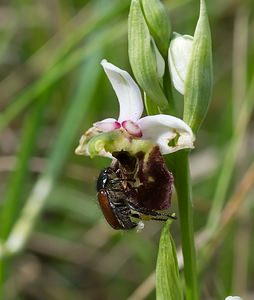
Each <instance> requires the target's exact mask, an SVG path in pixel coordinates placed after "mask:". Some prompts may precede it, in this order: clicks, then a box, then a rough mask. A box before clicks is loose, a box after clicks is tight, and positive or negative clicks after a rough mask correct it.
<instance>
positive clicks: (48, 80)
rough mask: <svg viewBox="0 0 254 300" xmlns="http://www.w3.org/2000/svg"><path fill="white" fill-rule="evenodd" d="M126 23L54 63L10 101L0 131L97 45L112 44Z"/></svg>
mask: <svg viewBox="0 0 254 300" xmlns="http://www.w3.org/2000/svg"><path fill="white" fill-rule="evenodd" d="M126 29H127V28H126V23H125V22H123V23H119V24H118V26H117V27H116V26H114V27H110V28H107V29H105V30H104V31H103V32H101V33H100V34H98V35H96V37H94V38H93V39H91V41H90V42H89V44H87V45H85V46H84V47H82V48H80V49H78V50H76V51H74V52H73V53H72V54H70V55H69V56H68V57H67V58H66V59H65V60H63V61H62V62H61V64H57V65H55V67H53V68H52V69H51V70H49V71H48V72H47V73H46V74H45V75H44V76H43V77H41V78H40V79H39V80H38V81H37V82H36V83H34V84H33V85H31V87H29V88H27V89H26V90H25V91H24V92H23V93H22V94H21V95H20V96H18V97H17V98H16V99H15V101H14V102H12V103H11V104H10V105H9V106H8V107H7V108H6V109H5V111H3V112H2V114H1V115H0V131H1V130H2V129H3V128H5V127H6V126H7V125H8V124H9V122H10V121H11V120H12V119H14V118H15V117H16V116H17V115H18V114H19V113H21V112H22V110H24V109H25V107H27V106H28V105H29V104H30V103H31V102H32V101H34V100H35V99H36V98H37V97H39V96H40V95H41V94H42V93H43V92H44V91H45V90H47V89H48V88H49V87H51V86H52V85H53V84H54V83H55V82H56V81H57V80H59V79H60V78H62V77H63V76H64V75H65V74H67V73H68V72H70V71H71V70H72V69H74V68H75V67H76V66H78V65H79V64H80V63H81V62H82V61H83V60H84V59H86V58H87V57H88V56H89V55H91V54H92V53H93V52H94V51H96V49H97V48H98V45H100V47H101V48H104V47H106V46H107V45H109V44H112V43H113V42H114V41H115V40H117V39H118V38H119V37H121V36H123V35H124V33H126Z"/></svg>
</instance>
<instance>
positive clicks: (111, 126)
mask: <svg viewBox="0 0 254 300" xmlns="http://www.w3.org/2000/svg"><path fill="white" fill-rule="evenodd" d="M93 126H94V127H95V128H97V129H99V130H100V131H103V132H109V131H113V130H116V129H119V128H120V127H121V124H120V123H119V122H118V121H116V120H115V119H112V118H108V119H105V120H102V121H99V122H96V123H94V124H93Z"/></svg>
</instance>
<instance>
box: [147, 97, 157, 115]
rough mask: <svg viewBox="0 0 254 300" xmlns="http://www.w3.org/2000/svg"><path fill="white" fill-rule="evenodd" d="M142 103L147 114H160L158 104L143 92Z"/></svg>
mask: <svg viewBox="0 0 254 300" xmlns="http://www.w3.org/2000/svg"><path fill="white" fill-rule="evenodd" d="M144 103H145V108H146V112H147V115H158V114H160V110H159V108H158V106H157V105H156V104H155V103H154V102H153V101H152V100H151V99H150V98H149V97H147V95H146V93H144Z"/></svg>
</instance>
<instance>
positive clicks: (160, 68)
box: [152, 39, 165, 78]
mask: <svg viewBox="0 0 254 300" xmlns="http://www.w3.org/2000/svg"><path fill="white" fill-rule="evenodd" d="M152 43H153V47H154V52H155V58H156V65H157V74H158V76H159V77H160V78H162V77H163V75H164V72H165V61H164V59H163V57H162V55H161V54H160V51H159V50H158V48H157V46H156V44H155V42H154V40H153V39H152Z"/></svg>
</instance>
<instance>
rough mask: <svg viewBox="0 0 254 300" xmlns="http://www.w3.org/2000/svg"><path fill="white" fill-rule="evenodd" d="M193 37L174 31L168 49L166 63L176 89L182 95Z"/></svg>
mask: <svg viewBox="0 0 254 300" xmlns="http://www.w3.org/2000/svg"><path fill="white" fill-rule="evenodd" d="M192 44H193V37H192V36H190V35H180V34H177V33H174V37H173V39H172V40H171V42H170V46H169V50H168V64H169V71H170V73H171V78H172V81H173V84H174V87H175V88H176V90H177V91H178V92H179V93H181V94H182V95H184V83H185V78H186V73H187V69H188V65H189V62H190V58H191V52H192Z"/></svg>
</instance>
